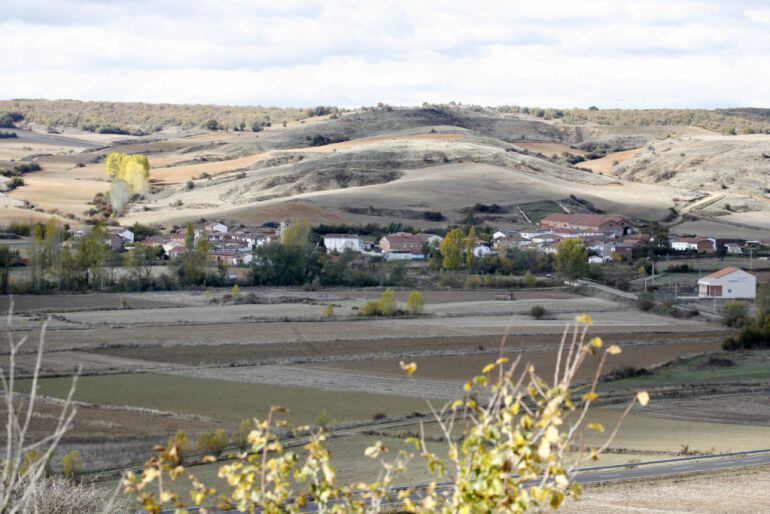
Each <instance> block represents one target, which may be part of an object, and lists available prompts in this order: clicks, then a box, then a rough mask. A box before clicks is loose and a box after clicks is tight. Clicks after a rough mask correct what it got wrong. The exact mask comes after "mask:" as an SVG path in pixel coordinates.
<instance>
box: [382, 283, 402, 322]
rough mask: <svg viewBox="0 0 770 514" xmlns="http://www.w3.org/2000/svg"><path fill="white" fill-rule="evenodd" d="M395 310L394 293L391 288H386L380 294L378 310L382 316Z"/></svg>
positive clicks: (388, 314) (389, 314)
mask: <svg viewBox="0 0 770 514" xmlns="http://www.w3.org/2000/svg"><path fill="white" fill-rule="evenodd" d="M397 310H398V306H397V304H396V293H395V292H393V289H391V288H388V289H386V290H385V291H383V292H382V295H381V296H380V312H381V313H382V315H383V316H392V315H393V314H395V313H396V311H397Z"/></svg>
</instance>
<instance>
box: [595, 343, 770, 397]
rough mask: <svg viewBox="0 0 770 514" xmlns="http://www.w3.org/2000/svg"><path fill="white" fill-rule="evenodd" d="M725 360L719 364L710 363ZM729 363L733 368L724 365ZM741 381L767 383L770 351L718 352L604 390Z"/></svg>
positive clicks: (680, 361)
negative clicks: (762, 381) (715, 360)
mask: <svg viewBox="0 0 770 514" xmlns="http://www.w3.org/2000/svg"><path fill="white" fill-rule="evenodd" d="M712 358H714V359H725V360H726V361H725V362H723V363H722V365H720V363H719V361H717V362H714V361H711V360H710V359H712ZM729 362H732V363H733V364H732V365H724V364H728V363H729ZM742 380H770V351H761V350H757V351H746V352H721V353H718V354H711V355H701V356H698V357H692V358H688V359H682V360H679V361H675V362H673V363H671V364H668V365H666V366H663V367H661V368H659V369H658V370H656V371H655V373H653V374H652V375H646V376H640V377H633V378H625V379H622V380H613V381H611V382H606V383H605V384H603V385H602V388H603V389H605V390H608V389H609V390H619V389H643V388H652V387H657V386H670V385H681V384H708V383H713V382H738V381H742Z"/></svg>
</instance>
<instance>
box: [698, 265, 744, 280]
mask: <svg viewBox="0 0 770 514" xmlns="http://www.w3.org/2000/svg"><path fill="white" fill-rule="evenodd" d="M736 271H743V270H742V269H739V268H736V267H734V266H728V267H726V268H722V269H721V270H719V271H715V272H714V273H712V274H711V275H706V276H705V277H703V278H704V279H706V278H710V279H716V278H722V277H724V276H727V275H730V274H731V273H735V272H736Z"/></svg>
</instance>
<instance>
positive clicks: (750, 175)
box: [0, 104, 770, 228]
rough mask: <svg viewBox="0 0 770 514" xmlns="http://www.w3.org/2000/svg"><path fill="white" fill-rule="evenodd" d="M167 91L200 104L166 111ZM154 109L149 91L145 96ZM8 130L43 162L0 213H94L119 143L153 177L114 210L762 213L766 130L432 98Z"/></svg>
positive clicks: (9, 142) (9, 163)
mask: <svg viewBox="0 0 770 514" xmlns="http://www.w3.org/2000/svg"><path fill="white" fill-rule="evenodd" d="M177 107H178V109H179V110H180V112H187V111H186V109H187V110H192V109H193V107H194V106H176V107H175V108H173V109H169V110H170V112H177ZM0 109H2V106H0ZM132 109H133V104H120V105H119V107H118V108H116V109H115V111H116V112H119V113H123V114H124V115H125V116H128V117H124V118H122V122H124V123H128V122H129V121H132V120H131V119H130V116H129V114H130V113H133V112H134V111H132ZM136 109H139V107H136ZM153 109H159V107H158V106H152V107H151V108H148V109H147V112H155V111H154V110H153ZM211 109H214V110H215V111H216V110H217V109H224V108H219V107H216V108H214V107H212V108H211ZM142 112H144V111H142ZM202 112H203V113H205V114H206V115H208V114H210V113H211V112H214V111H206V110H203V111H202ZM216 112H220V113H221V112H224V111H216ZM233 112H236V111H233ZM282 112H283V113H284V114H285V115H289V113H291V114H292V115H294V114H298V113H300V112H301V110H284V111H282ZM592 112H593V111H592ZM306 114H309V112H306ZM26 115H27V114H26V113H25V116H26ZM200 115H202V114H201V113H198V114H196V116H200ZM131 116H136V114H135V113H134V114H131ZM133 121H135V120H133ZM177 121H178V120H177ZM32 128H35V127H34V126H32ZM6 130H8V131H11V132H14V133H15V134H16V135H17V137H16V138H8V139H3V140H0V167H3V168H6V169H10V168H12V167H13V166H16V164H14V163H18V162H30V163H36V164H37V165H39V166H40V168H41V169H40V170H38V171H32V172H29V173H25V174H24V175H23V179H24V185H23V186H20V187H17V188H16V189H15V190H13V191H11V192H8V193H5V194H3V196H2V204H1V205H0V207H2V208H3V211H2V214H1V215H2V217H3V218H7V219H14V220H17V219H24V216H25V214H26V215H27V216H28V217H29V219H32V218H36V219H39V218H40V216H41V215H44V214H50V213H53V214H58V215H60V216H62V217H64V218H69V219H70V220H71V223H83V222H88V221H89V219H91V218H92V217H93V216H95V215H96V216H98V213H97V212H96V210H95V209H94V205H93V204H92V199H93V198H94V195H96V194H97V193H100V192H101V193H103V192H106V191H107V190H108V189H109V183H108V181H107V177H106V175H105V173H104V159H105V157H106V155H107V154H109V153H110V152H114V151H119V152H123V153H139V154H144V155H147V156H148V157H149V159H150V164H151V168H152V169H151V172H150V179H151V185H152V187H151V188H150V191H149V192H148V193H146V194H145V195H144V196H143V197H142V198H139V199H137V200H136V201H135V202H133V203H132V204H131V205H130V206H129V209H128V210H127V211H126V212H125V213H123V217H122V219H120V222H121V223H133V222H136V221H140V222H143V223H153V224H158V223H159V224H163V225H167V226H168V225H171V224H180V223H184V222H186V221H189V220H197V219H201V218H222V219H229V220H232V221H235V222H242V223H262V222H266V221H275V220H277V219H283V218H300V217H307V218H308V219H311V220H312V221H318V222H320V221H326V222H333V223H367V222H376V223H384V224H387V223H389V222H391V221H402V222H405V223H407V224H411V225H422V226H427V227H431V226H436V225H437V224H438V225H445V224H446V223H461V222H463V221H464V220H465V219H466V218H467V216H468V215H469V214H468V213H469V212H470V211H471V210H472V209H473V206H474V205H476V204H497V205H498V208H497V209H498V212H497V213H496V214H494V215H491V214H490V215H485V216H481V217H480V218H479V219H480V220H481V221H485V222H489V223H494V224H497V225H500V226H510V225H516V224H520V223H522V222H524V221H525V217H524V216H523V215H522V212H521V211H520V210H519V207H520V206H521V205H525V206H527V205H532V206H533V207H531V209H532V210H534V211H535V212H536V213H539V212H543V209H545V210H546V211H548V210H550V212H554V211H562V210H570V209H575V208H577V209H583V210H585V209H588V210H594V211H596V212H600V211H601V212H607V213H615V214H622V215H626V216H630V217H638V218H642V219H647V220H660V219H664V218H667V217H668V216H670V213H671V211H670V209H671V208H674V209H676V210H677V211H678V212H689V211H691V210H693V208H694V207H693V206H698V205H700V204H697V203H696V201H697V200H699V199H702V198H705V197H706V196H708V195H716V194H719V198H714V199H713V201H709V202H708V208H709V209H710V210H707V211H704V212H703V214H704V215H708V216H709V222H714V220H713V219H711V218H712V217H714V216H721V215H729V214H730V213H731V212H736V211H752V212H757V214H756V215H754V217H753V218H752V217H749V218H746V219H747V220H748V221H746V223H747V224H749V226H753V225H752V224H756V223H758V224H760V225H761V224H762V223H764V221H765V216H766V212H767V211H769V210H770V208H769V207H768V206H767V192H766V190H764V189H763V188H764V187H765V186H764V184H766V183H767V180H766V179H767V175H768V164H770V159H765V158H764V157H763V154H764V153H767V152H769V151H770V146H768V145H770V143H768V142H769V141H770V139H766V138H770V136H764V135H751V136H721V135H718V134H714V133H712V132H709V131H707V130H704V129H703V128H699V127H691V126H677V125H664V124H661V125H630V124H627V123H619V124H618V125H617V126H613V125H599V124H595V123H592V122H585V123H583V124H579V125H576V124H570V123H567V121H566V118H561V119H546V117H538V116H533V115H532V114H528V113H511V112H501V111H500V110H499V109H482V108H469V107H457V106H455V107H451V108H450V107H446V106H444V107H436V106H429V107H423V108H400V109H394V108H389V107H382V108H375V109H372V108H368V109H360V110H355V111H348V112H339V113H337V114H335V115H333V116H328V115H323V116H313V117H309V118H304V119H301V120H300V121H293V122H291V123H287V124H286V126H283V124H273V125H272V126H270V127H265V128H264V129H263V130H261V131H259V132H250V131H224V130H219V131H209V130H204V129H201V128H185V124H184V123H180V124H179V125H177V126H175V127H165V128H164V130H162V131H160V132H156V133H154V134H152V135H147V136H142V137H136V136H126V135H116V134H94V133H91V132H84V131H80V130H76V129H74V128H69V129H66V130H64V129H62V130H59V131H58V132H62V133H61V134H59V133H47V132H46V131H44V130H20V129H18V128H16V129H6ZM580 159H584V162H577V161H579V160H580ZM571 163H575V164H574V165H573V164H571ZM575 166H579V167H575ZM543 202H544V203H543ZM726 204H727V205H726ZM727 207H729V208H730V209H733V211H730V210H728V209H727ZM527 208H528V209H530V207H527ZM525 211H526V209H525ZM699 212H700V211H699V210H698V209H695V210H694V211H693V213H692V214H693V215H696V214H698V213H699ZM725 221H727V220H725ZM716 222H719V220H718V219H717V220H716ZM757 228H761V226H757Z"/></svg>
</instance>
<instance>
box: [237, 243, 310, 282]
mask: <svg viewBox="0 0 770 514" xmlns="http://www.w3.org/2000/svg"><path fill="white" fill-rule="evenodd" d="M315 267H316V256H315V254H308V252H306V250H305V249H304V248H300V247H298V246H286V245H284V244H281V243H278V242H276V241H274V242H272V243H268V244H265V245H262V246H260V247H258V248H257V249H256V251H255V254H254V261H253V263H252V266H251V282H252V284H254V285H269V286H299V285H302V284H304V283H305V281H306V280H308V279H309V277H312V276H314V273H313V272H314V270H315Z"/></svg>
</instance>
